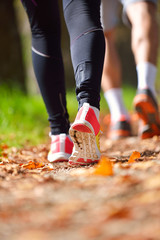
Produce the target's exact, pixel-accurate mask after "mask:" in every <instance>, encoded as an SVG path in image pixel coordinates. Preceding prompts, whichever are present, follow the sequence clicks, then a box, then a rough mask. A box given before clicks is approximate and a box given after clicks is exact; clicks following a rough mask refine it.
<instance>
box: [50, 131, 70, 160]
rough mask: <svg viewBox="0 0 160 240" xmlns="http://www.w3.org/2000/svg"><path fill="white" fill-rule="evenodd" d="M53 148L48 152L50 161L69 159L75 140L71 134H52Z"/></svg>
mask: <svg viewBox="0 0 160 240" xmlns="http://www.w3.org/2000/svg"><path fill="white" fill-rule="evenodd" d="M50 137H51V149H50V151H49V153H48V161H49V162H62V161H68V159H69V157H70V155H71V153H72V149H73V142H72V141H71V139H70V136H69V135H66V134H65V133H61V134H59V135H51V136H50Z"/></svg>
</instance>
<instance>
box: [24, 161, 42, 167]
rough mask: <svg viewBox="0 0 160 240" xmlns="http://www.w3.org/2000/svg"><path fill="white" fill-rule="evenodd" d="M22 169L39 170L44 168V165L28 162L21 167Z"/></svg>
mask: <svg viewBox="0 0 160 240" xmlns="http://www.w3.org/2000/svg"><path fill="white" fill-rule="evenodd" d="M23 167H24V168H27V169H35V168H41V167H44V163H39V162H32V161H30V162H29V163H28V164H25V165H23Z"/></svg>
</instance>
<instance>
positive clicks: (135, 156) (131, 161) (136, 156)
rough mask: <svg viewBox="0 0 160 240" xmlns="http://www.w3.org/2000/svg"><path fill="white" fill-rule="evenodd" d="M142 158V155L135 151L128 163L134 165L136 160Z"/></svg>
mask: <svg viewBox="0 0 160 240" xmlns="http://www.w3.org/2000/svg"><path fill="white" fill-rule="evenodd" d="M140 156H141V154H140V153H139V152H137V151H134V152H133V153H132V154H131V156H130V158H129V160H128V163H134V162H135V159H137V158H140Z"/></svg>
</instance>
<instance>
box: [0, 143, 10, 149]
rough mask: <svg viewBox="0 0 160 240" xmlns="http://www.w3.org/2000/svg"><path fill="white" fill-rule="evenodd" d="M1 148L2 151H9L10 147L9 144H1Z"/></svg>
mask: <svg viewBox="0 0 160 240" xmlns="http://www.w3.org/2000/svg"><path fill="white" fill-rule="evenodd" d="M0 148H1V149H2V150H5V149H8V148H9V147H8V145H7V144H1V145H0Z"/></svg>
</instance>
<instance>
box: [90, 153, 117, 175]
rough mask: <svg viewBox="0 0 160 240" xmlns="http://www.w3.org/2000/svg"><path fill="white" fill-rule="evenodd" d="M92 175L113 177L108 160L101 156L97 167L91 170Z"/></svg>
mask: <svg viewBox="0 0 160 240" xmlns="http://www.w3.org/2000/svg"><path fill="white" fill-rule="evenodd" d="M92 174H95V175H103V176H111V175H113V167H112V164H111V162H110V160H109V158H107V157H105V156H102V157H101V159H100V161H99V163H98V165H97V167H96V168H95V169H94V170H93V173H92Z"/></svg>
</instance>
